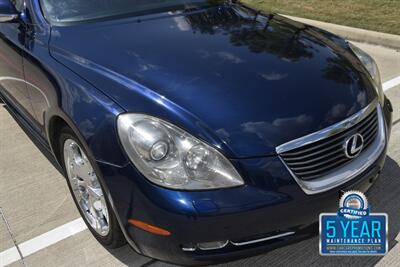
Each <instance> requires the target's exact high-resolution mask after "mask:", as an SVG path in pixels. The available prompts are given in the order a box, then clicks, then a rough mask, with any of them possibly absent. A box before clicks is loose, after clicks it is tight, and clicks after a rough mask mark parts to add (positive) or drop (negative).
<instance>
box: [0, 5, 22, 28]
mask: <svg viewBox="0 0 400 267" xmlns="http://www.w3.org/2000/svg"><path fill="white" fill-rule="evenodd" d="M18 17H19V14H18V11H17V10H15V7H14V5H13V4H12V3H11V2H10V0H0V23H1V22H12V21H15V20H17V19H18Z"/></svg>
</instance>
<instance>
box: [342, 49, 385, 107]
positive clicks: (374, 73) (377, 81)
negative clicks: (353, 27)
mask: <svg viewBox="0 0 400 267" xmlns="http://www.w3.org/2000/svg"><path fill="white" fill-rule="evenodd" d="M349 46H350V48H351V50H353V52H354V54H356V56H357V57H358V59H359V60H360V61H361V63H362V64H363V65H364V66H365V68H366V69H367V70H368V72H369V74H370V75H371V77H372V79H373V81H374V85H375V89H376V91H377V93H378V96H379V101H380V103H381V104H383V103H384V99H385V96H384V94H383V90H382V81H381V75H380V73H379V69H378V65H377V64H376V62H375V60H374V59H373V58H372V57H371V56H370V55H368V54H367V53H366V52H364V51H363V50H361V49H360V48H358V47H357V46H355V45H353V44H352V43H349Z"/></svg>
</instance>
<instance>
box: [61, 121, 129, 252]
mask: <svg viewBox="0 0 400 267" xmlns="http://www.w3.org/2000/svg"><path fill="white" fill-rule="evenodd" d="M76 145H77V146H76ZM64 146H66V151H67V152H65V153H66V154H65V153H64ZM58 147H59V153H60V154H59V155H60V159H61V164H62V167H63V169H64V175H65V178H66V180H67V184H68V188H69V190H70V193H71V195H72V198H73V199H74V202H75V204H76V207H77V208H78V210H79V213H80V214H81V216H82V218H83V220H84V222H85V223H86V225H87V227H88V229H89V230H90V232H91V233H92V234H93V235H94V237H95V238H96V239H97V240H98V241H99V242H100V243H101V244H102V245H103V246H105V247H107V248H110V249H112V248H118V247H121V246H123V245H125V244H126V240H125V237H124V235H123V233H122V231H121V228H120V226H119V224H118V221H117V218H116V215H115V213H114V212H113V210H112V208H111V204H110V200H109V196H108V194H107V193H104V192H107V191H106V190H105V188H106V187H105V185H104V182H103V181H102V178H101V175H100V173H99V171H98V170H97V168H96V167H95V166H96V165H95V161H94V160H93V159H92V158H91V157H90V154H89V153H87V151H86V150H85V148H84V146H83V145H82V143H81V142H80V141H79V139H78V138H77V137H76V135H75V134H74V132H73V131H72V130H71V129H70V128H68V127H64V128H63V129H62V130H61V134H60V137H59V146H58ZM72 151H74V152H72ZM79 151H80V152H79ZM64 154H65V155H64ZM71 155H80V158H79V156H76V157H75V156H71ZM67 162H69V163H70V164H69V166H67ZM71 165H73V166H71ZM67 168H70V170H68V169H67ZM86 170H91V171H87V172H85V171H86ZM76 173H78V174H76ZM81 173H83V175H79V174H81ZM85 173H87V174H88V175H87V177H86V175H85ZM89 173H90V175H89ZM81 176H82V177H84V176H85V179H83V178H81ZM73 177H74V178H73ZM88 177H89V178H88ZM89 180H90V182H88V181H89ZM96 180H97V181H96ZM89 183H90V185H89ZM82 185H83V186H82ZM92 188H94V189H92ZM88 189H90V190H88ZM83 192H84V193H83ZM101 195H102V197H99V196H101ZM93 196H94V197H93ZM78 198H79V199H78ZM99 214H100V215H99ZM99 218H101V219H99Z"/></svg>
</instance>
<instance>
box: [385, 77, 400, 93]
mask: <svg viewBox="0 0 400 267" xmlns="http://www.w3.org/2000/svg"><path fill="white" fill-rule="evenodd" d="M398 85H400V76H398V77H396V78H394V79H391V80H389V81H387V82H384V83H383V84H382V88H383V91H387V90H389V89H392V88H394V87H396V86H398Z"/></svg>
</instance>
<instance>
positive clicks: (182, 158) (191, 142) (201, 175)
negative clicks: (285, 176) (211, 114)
mask: <svg viewBox="0 0 400 267" xmlns="http://www.w3.org/2000/svg"><path fill="white" fill-rule="evenodd" d="M118 135H119V138H120V140H121V143H122V146H123V147H124V149H125V151H126V153H127V154H128V156H129V158H130V160H131V161H132V163H133V164H134V165H135V166H136V168H138V170H139V171H140V172H141V173H142V174H143V175H144V176H145V177H146V178H147V179H149V180H150V181H152V182H153V183H156V184H158V185H161V186H164V187H168V188H173V189H182V190H202V189H203V190H204V189H216V188H226V187H234V186H239V185H242V184H244V182H243V179H242V178H241V177H240V175H239V173H238V172H237V171H236V170H235V168H234V167H233V166H232V164H231V163H230V162H229V161H228V160H227V159H226V158H225V157H224V156H223V155H222V154H221V153H219V152H218V151H217V150H216V149H214V148H212V147H211V146H209V145H207V144H205V143H204V142H202V141H200V140H198V139H197V138H195V137H193V136H191V135H190V134H188V133H186V132H185V131H183V130H182V129H180V128H178V127H176V126H174V125H172V124H170V123H168V122H165V121H163V120H161V119H158V118H155V117H151V116H148V115H143V114H123V115H120V116H119V117H118Z"/></svg>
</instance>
